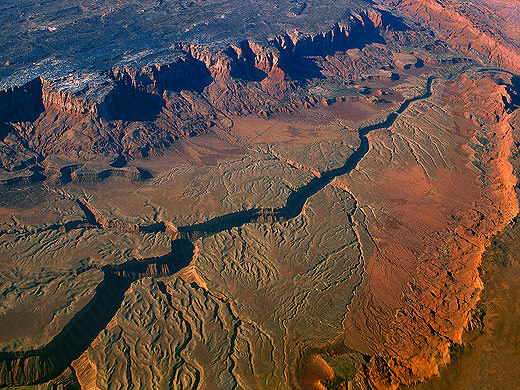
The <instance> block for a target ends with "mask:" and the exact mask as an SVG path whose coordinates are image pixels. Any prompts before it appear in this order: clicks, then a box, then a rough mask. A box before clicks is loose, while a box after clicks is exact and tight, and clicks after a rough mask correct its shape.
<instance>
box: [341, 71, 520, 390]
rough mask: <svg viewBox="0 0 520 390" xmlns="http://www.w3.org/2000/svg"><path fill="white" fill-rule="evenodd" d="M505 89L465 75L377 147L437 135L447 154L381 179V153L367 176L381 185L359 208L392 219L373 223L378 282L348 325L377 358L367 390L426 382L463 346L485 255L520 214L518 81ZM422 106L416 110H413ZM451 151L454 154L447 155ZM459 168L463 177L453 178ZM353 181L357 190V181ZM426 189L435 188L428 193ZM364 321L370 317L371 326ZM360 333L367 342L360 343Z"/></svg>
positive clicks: (352, 340) (419, 153) (367, 289)
mask: <svg viewBox="0 0 520 390" xmlns="http://www.w3.org/2000/svg"><path fill="white" fill-rule="evenodd" d="M506 76H507V75H506ZM507 77H509V76H507ZM500 84H501V82H500V81H498V82H497V80H493V79H492V78H490V77H483V76H482V75H474V76H472V77H469V76H467V75H462V76H461V77H460V78H459V79H457V80H456V81H455V82H453V83H447V84H446V85H445V86H444V87H443V89H444V93H443V94H442V97H440V98H439V99H438V100H437V101H435V103H434V104H432V105H431V106H430V107H429V109H428V110H427V111H423V114H424V115H426V116H425V117H424V122H423V121H422V120H413V119H411V117H409V118H408V119H407V123H403V124H401V125H400V126H399V125H396V126H394V128H393V129H392V131H393V132H394V133H395V135H394V136H392V138H393V141H390V140H388V139H387V137H386V136H382V135H380V136H378V137H377V138H374V139H373V142H374V144H373V145H374V149H375V150H376V151H379V152H378V153H381V152H380V150H381V148H387V147H388V145H389V142H390V144H391V143H392V142H393V143H394V145H398V144H399V142H400V141H399V139H405V140H406V139H411V138H409V137H411V136H412V134H413V133H414V132H415V137H416V138H415V139H420V138H421V137H422V131H425V130H426V129H430V130H428V132H429V133H428V134H429V136H430V137H434V139H435V143H436V145H437V147H439V149H438V150H437V151H434V150H435V148H436V147H435V146H434V147H433V149H429V147H427V148H426V149H423V150H421V149H419V148H416V147H414V146H413V144H410V152H409V153H411V154H412V155H414V156H415V159H416V161H417V163H416V164H417V166H416V168H414V167H413V166H414V165H415V164H413V163H410V164H406V165H405V166H406V168H405V166H403V167H402V169H403V170H404V171H401V172H396V171H395V169H398V168H397V167H395V166H394V167H390V166H388V167H385V168H382V169H383V173H382V175H383V177H384V178H385V179H383V180H381V181H378V179H377V178H376V177H377V175H376V174H375V173H372V172H371V170H372V169H373V167H370V165H372V166H376V165H377V162H376V161H375V160H377V159H378V157H376V154H377V153H375V154H374V155H373V156H372V159H374V160H373V161H372V162H368V161H367V165H366V166H365V168H362V170H363V171H365V172H366V174H368V175H371V176H372V177H373V179H374V180H375V187H374V190H373V191H374V193H373V194H372V195H370V196H367V195H363V196H362V197H360V198H359V199H360V201H363V199H370V201H369V202H370V204H377V203H378V201H377V200H376V199H378V198H380V197H381V199H385V200H386V201H387V202H389V203H388V206H387V207H389V211H388V212H386V213H385V212H382V213H381V215H377V214H376V217H377V218H378V220H379V221H378V222H376V221H374V222H372V223H370V225H372V224H374V225H372V226H375V228H374V229H373V230H372V235H373V239H374V245H376V249H375V251H374V252H375V253H374V254H373V255H372V256H371V258H370V259H368V262H367V264H366V267H367V269H368V270H369V272H368V273H369V275H370V276H369V278H368V279H367V280H366V285H365V286H364V287H363V288H362V289H361V292H360V294H359V295H358V296H357V297H356V299H355V301H354V304H353V306H352V307H351V310H350V312H349V313H348V314H347V316H346V317H345V322H344V326H345V328H346V329H347V330H348V332H347V333H346V335H345V341H344V342H345V344H346V345H347V346H349V347H351V348H352V347H354V349H358V350H364V351H365V353H367V354H369V355H375V356H377V357H375V358H373V359H371V361H370V363H369V364H368V365H367V366H366V368H365V371H364V372H363V373H362V375H361V377H362V379H361V380H362V381H364V382H365V383H366V385H367V386H369V387H375V388H382V389H386V388H388V389H395V388H397V387H399V386H400V385H401V384H404V385H410V384H413V383H415V382H417V381H422V380H424V379H425V378H428V377H430V376H432V375H434V374H436V373H438V368H439V366H440V365H445V364H447V363H448V362H449V361H450V346H452V345H453V344H459V343H462V334H463V330H464V328H465V327H466V326H467V325H468V322H469V321H470V320H471V316H472V311H473V309H474V308H475V306H476V303H477V301H478V300H479V296H480V292H481V290H482V288H483V285H482V282H481V280H480V276H479V271H478V269H479V265H480V263H481V258H482V253H483V252H484V250H485V248H486V246H487V245H489V240H490V239H491V238H492V237H493V235H495V234H496V233H497V232H498V231H500V230H501V229H503V227H504V226H505V225H506V224H508V223H509V222H510V221H511V220H512V219H513V218H514V217H515V216H516V215H517V213H518V201H517V199H516V194H515V189H514V188H515V184H516V177H515V176H514V175H513V170H512V165H511V164H510V162H509V161H508V159H509V157H510V155H511V148H512V147H513V139H512V131H511V126H516V124H514V123H512V122H511V120H512V117H511V110H510V109H509V108H508V107H509V104H510V103H509V102H511V100H513V99H515V96H514V91H513V90H512V89H511V84H510V83H506V84H508V85H500ZM439 89H440V87H439ZM437 107H443V109H448V110H450V115H451V117H452V118H453V121H454V123H455V125H454V126H447V124H446V123H445V122H444V120H443V119H442V115H441V114H440V113H441V111H439V109H438V108H437ZM424 108H425V107H422V108H421V107H420V106H419V105H417V106H416V107H415V108H413V110H414V111H416V113H418V112H421V111H422V110H424ZM435 111H437V114H433V112H435ZM426 112H428V114H426ZM412 115H414V114H413V113H412ZM429 121H432V122H430V123H428V122H429ZM443 122H444V123H443ZM412 123H413V125H412ZM432 125H433V126H435V127H436V129H437V130H433V128H430V127H429V126H432ZM408 126H412V127H408ZM450 127H451V128H450ZM447 135H449V136H451V137H453V140H457V141H456V144H452V146H449V144H450V142H453V141H447V139H446V138H444V137H446V136H447ZM401 137H402V138H401ZM443 139H444V141H443ZM478 140H480V141H478ZM437 142H438V143H437ZM457 143H458V145H457ZM385 145H386V146H385ZM422 145H426V144H422ZM441 145H442V146H441ZM452 147H454V149H453V152H450V153H447V154H444V152H443V151H442V150H444V151H447V150H449V149H450V148H452ZM441 148H442V149H441ZM443 154H444V157H442V156H443ZM426 156H429V157H426ZM448 156H449V159H447V158H448ZM367 160H370V157H369V158H368V159H367ZM428 160H429V161H428ZM443 160H444V161H443ZM451 164H455V165H456V166H458V167H459V168H458V169H459V171H458V172H450V171H449V167H450V165H451ZM396 165H399V163H396ZM441 167H442V168H441ZM462 167H464V168H462ZM446 169H448V170H446ZM409 175H411V176H413V177H414V178H415V179H414V180H415V184H414V185H412V186H408V187H406V190H403V191H401V190H399V189H397V188H394V189H392V188H389V187H387V185H385V184H384V183H385V182H388V177H392V178H393V179H392V180H391V181H392V182H394V183H395V182H396V181H397V182H400V180H403V178H404V177H407V176H409ZM345 182H347V183H348V187H349V188H351V189H354V190H355V191H357V190H356V188H358V187H357V184H356V178H355V177H354V178H353V180H352V181H347V180H345ZM421 182H425V183H428V184H426V187H425V189H424V190H421V189H420V188H421V186H422V184H421ZM379 185H381V186H383V187H384V189H379V188H377V187H378V186H379ZM376 188H377V189H376ZM380 191H383V192H382V193H381V194H380V195H376V194H377V193H380ZM385 191H386V193H385ZM392 199H399V200H400V201H399V202H397V201H396V200H392ZM375 312H377V313H378V314H375ZM361 313H365V314H361ZM366 313H372V315H370V317H372V319H371V320H368V318H367V317H366V316H367V314H366ZM364 318H367V320H366V322H363V321H364ZM369 329H370V330H369ZM359 333H361V334H363V335H364V337H363V338H362V339H361V340H362V341H360V342H359V343H358V341H357V340H358V337H357V336H356V335H357V334H359ZM369 335H370V336H369ZM368 340H370V341H368Z"/></svg>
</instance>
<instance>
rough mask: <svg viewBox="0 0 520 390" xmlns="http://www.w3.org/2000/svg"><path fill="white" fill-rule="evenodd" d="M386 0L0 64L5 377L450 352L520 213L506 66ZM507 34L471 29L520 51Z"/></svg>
mask: <svg viewBox="0 0 520 390" xmlns="http://www.w3.org/2000/svg"><path fill="white" fill-rule="evenodd" d="M170 3H171V2H168V1H165V2H159V4H158V5H157V6H156V8H153V7H152V8H150V9H148V11H146V12H145V11H143V12H145V15H149V14H150V13H152V14H153V13H156V14H154V15H155V16H156V17H159V18H160V15H162V12H163V11H164V10H163V9H162V7H163V6H165V7H168V6H170V5H171V4H170ZM188 3H189V4H188ZM214 3H215V4H213V2H211V4H213V5H214V6H215V7H217V6H220V5H218V4H219V3H218V2H214ZM417 4H418V3H413V5H414V6H416V5H417ZM436 4H437V3H436ZM263 6H265V5H262V7H263ZM315 6H316V4H314V3H309V4H307V3H301V4H300V3H298V4H296V3H294V4H293V3H291V7H292V8H290V12H291V13H292V14H291V15H292V16H290V17H291V18H303V16H304V15H305V14H306V13H308V12H311V11H312V10H313V7H315ZM340 6H341V4H336V5H335V7H336V8H335V9H337V7H340ZM393 6H395V7H397V9H399V10H401V11H399V12H404V13H405V14H406V15H408V16H407V17H406V18H403V17H399V16H398V15H399V14H398V13H396V11H395V10H394V9H393V8H391V9H385V8H383V6H381V5H379V6H377V7H369V6H368V4H359V5H357V6H356V7H351V8H350V10H348V9H347V7H346V6H345V8H344V11H343V12H342V13H341V15H340V16H338V17H337V18H335V17H334V16H333V15H332V14H330V12H332V11H330V10H329V11H327V13H326V14H325V15H323V18H322V19H321V20H322V21H321V23H322V24H323V26H321V25H320V28H321V27H323V28H321V29H319V30H318V29H317V28H314V29H312V31H309V29H305V28H303V27H301V26H299V27H298V26H296V27H295V25H294V24H293V25H292V26H289V27H290V28H289V27H287V26H285V27H287V28H286V29H284V30H283V32H280V31H281V30H280V29H281V27H280V24H277V29H276V30H273V34H270V35H269V36H268V38H267V39H264V40H260V39H255V38H250V39H242V40H233V42H225V43H223V44H219V45H207V44H201V43H200V42H199V43H197V44H195V43H172V44H170V45H169V46H168V48H167V49H165V48H162V49H160V50H158V49H153V50H148V51H145V52H143V51H141V52H139V53H134V54H133V55H129V54H127V55H125V57H124V58H118V60H117V61H113V62H114V63H113V64H111V65H110V66H105V69H102V68H101V67H99V66H96V68H95V69H93V68H90V69H85V68H78V67H76V66H72V67H70V68H67V67H66V66H65V65H64V62H63V60H61V59H60V60H58V59H54V60H46V61H44V62H41V63H40V65H39V66H40V67H41V69H42V71H41V72H40V73H39V74H38V75H37V77H32V78H31V77H29V76H31V75H33V73H32V72H34V70H31V71H30V72H29V71H17V72H18V73H17V72H14V73H12V74H11V75H10V76H8V77H6V78H4V84H3V85H4V86H5V87H6V88H5V89H4V90H3V91H1V92H0V135H1V141H0V164H1V165H0V168H1V172H0V181H1V184H2V186H3V187H2V192H1V198H0V206H1V208H0V253H1V257H2V259H3V260H2V262H0V291H2V295H1V300H0V318H1V321H2V323H3V324H6V325H5V326H2V327H0V330H1V331H0V350H1V352H0V386H3V387H13V386H27V385H29V386H41V387H42V388H53V386H59V385H63V386H65V388H70V389H75V388H82V389H83V388H85V389H120V388H132V387H141V388H150V389H159V388H179V389H180V388H201V389H214V388H221V389H231V388H244V389H262V388H263V389H284V388H301V389H334V388H357V389H371V388H377V389H395V388H397V387H399V386H400V385H410V384H413V383H416V382H418V381H422V380H424V379H426V378H428V377H431V376H432V375H435V374H436V373H437V372H438V370H439V367H441V366H443V365H445V364H447V363H448V362H449V361H450V350H451V349H452V348H453V346H454V345H457V344H460V343H461V342H462V336H463V331H464V329H465V328H466V327H467V326H468V324H469V323H470V322H471V318H472V313H473V311H474V309H475V307H476V304H477V302H478V300H479V297H480V293H481V290H482V288H483V285H482V281H481V279H480V276H479V265H480V263H481V257H482V253H483V251H484V249H485V248H486V246H487V245H488V244H489V242H490V239H491V238H492V237H493V235H494V234H496V233H497V232H498V231H500V230H501V229H502V228H503V227H504V226H505V225H507V224H508V223H509V222H510V221H511V220H512V219H513V218H514V217H515V216H516V214H517V212H518V203H517V197H516V194H515V190H514V188H515V184H516V178H515V176H514V174H513V168H512V165H511V164H510V162H509V158H510V156H511V152H512V149H513V148H515V142H514V138H513V130H514V129H515V128H517V127H518V126H519V123H518V112H517V111H516V110H517V107H518V102H519V97H518V77H517V76H515V75H514V74H512V73H510V72H509V71H500V70H497V69H490V68H483V67H482V66H481V65H479V63H478V62H476V61H475V59H474V58H473V57H474V56H475V55H476V54H475V53H473V52H472V51H469V52H468V51H467V50H466V49H464V50H461V49H460V48H459V47H458V46H450V45H454V43H457V44H461V43H460V42H466V40H467V39H469V38H468V37H467V36H465V35H464V34H462V35H459V36H457V38H453V39H454V40H453V41H452V40H450V39H447V38H446V37H444V36H442V35H439V34H440V33H439V32H438V31H439V30H442V31H446V29H445V28H444V27H443V26H442V25H436V26H433V27H434V28H435V29H436V30H437V32H436V31H434V30H430V29H428V28H427V27H421V26H418V25H416V24H414V23H413V22H412V20H411V19H408V17H413V18H415V20H421V19H420V18H421V17H422V16H421V15H423V14H419V13H417V12H418V11H417V12H416V9H415V8H413V7H412V8H410V7H411V6H410V4H408V3H404V2H399V4H397V3H395V4H393V5H392V7H393ZM13 7H14V6H13ZM100 7H101V8H99V9H96V10H95V12H98V11H101V10H103V9H104V8H103V7H102V6H100ZM182 7H184V8H182ZM192 7H201V6H200V4H199V3H198V2H187V3H186V4H184V3H182V5H181V8H182V9H184V10H193V9H194V8H192ZM280 7H281V8H283V7H282V6H281V5H280ZM420 7H422V6H420ZM420 7H419V8H420ZM87 8H88V7H87ZM145 8H146V7H145ZM12 9H15V8H12ZM79 9H80V10H81V12H79V11H78V12H79V13H78V12H72V13H70V14H66V15H65V14H63V15H65V16H64V18H65V19H66V20H69V19H70V20H75V21H76V23H80V24H81V23H85V21H86V20H89V18H88V17H87V15H89V13H88V12H94V11H93V10H87V9H86V8H85V7H83V8H81V7H80V8H79ZM283 9H284V8H283ZM420 9H422V8H420ZM87 11H88V12H87ZM390 11H392V12H394V14H392V13H391V12H390ZM95 12H94V14H95ZM103 12H105V11H103ZM114 12H122V11H120V10H119V9H116V11H114ZM183 12H188V11H183ZM189 12H191V11H189ZM197 12H201V11H200V10H199V11H197ZM273 12H274V11H273ZM277 12H282V11H280V10H278V11H276V12H275V14H276V15H278V13H277ZM283 12H285V11H283ZM312 12H317V11H316V10H314V11H312ZM414 12H415V13H414ZM107 15H112V14H111V13H110V12H108V13H107ZM157 15H159V16H157ZM313 15H314V16H316V14H313ZM449 15H451V14H449ZM96 17H97V16H96ZM329 19H330V20H329ZM57 20H58V19H57ZM70 20H69V21H70ZM161 20H162V19H161ZM298 20H300V19H298ZM472 20H473V21H474V20H475V19H472ZM217 22H218V23H220V21H217ZM217 22H215V23H217ZM24 23H27V21H25V22H24ZM212 23H213V22H212ZM212 23H209V24H207V26H209V27H207V28H210V27H211V28H215V29H216V28H217V27H215V26H216V25H218V23H217V24H212ZM294 23H296V22H294ZM298 23H300V24H301V23H303V22H298ZM65 25H67V23H65V24H63V25H60V26H61V27H60V26H54V25H53V26H51V27H49V28H54V27H56V28H57V29H58V28H62V27H63V26H65ZM497 25H498V26H500V24H497ZM48 31H51V32H52V31H54V30H48ZM255 31H256V32H255V34H260V35H261V31H263V30H261V29H260V30H255ZM464 31H466V30H464ZM468 31H470V30H468ZM504 34H506V35H507V36H506V37H505V38H504V42H506V41H507V42H510V41H511V40H514V37H512V36H511V31H509V30H508V31H506V32H504ZM506 38H507V39H506ZM471 39H473V38H471ZM471 39H470V40H471ZM471 42H472V43H471V47H472V48H475V47H477V46H476V44H475V43H474V42H473V41H471ZM497 42H498V41H497ZM507 42H506V43H507ZM506 43H504V45H503V46H500V45H498V43H497V44H496V45H495V46H493V47H495V48H496V51H495V53H498V54H496V56H495V54H490V53H487V54H486V53H485V52H483V51H482V50H480V49H481V48H480V49H475V50H477V51H478V53H479V55H485V56H486V55H487V57H488V58H490V59H492V61H494V62H493V67H495V66H501V67H505V68H508V69H511V70H513V71H515V67H514V66H513V65H514V64H515V62H514V57H512V56H510V55H507V53H506V52H505V51H503V50H505V49H504V48H505V47H508V46H507V45H506ZM464 45H466V43H464ZM513 46H514V45H513ZM482 47H484V46H482ZM467 48H470V46H467ZM508 50H509V49H508ZM511 50H513V51H512V53H515V51H514V50H516V49H514V48H512V49H511ZM504 53H506V54H504ZM97 55H98V54H96V56H97ZM515 55H516V54H515ZM477 57H478V56H477ZM506 59H507V60H506ZM98 60H99V57H96V61H98ZM507 61H510V62H507ZM511 61H513V62H511ZM483 62H484V63H486V64H488V63H491V62H489V61H483ZM105 64H106V63H105ZM6 66H7V68H6V69H8V70H9V69H11V68H9V67H11V65H10V64H7V65H6ZM35 69H37V67H36V68H35ZM28 77H29V79H30V80H26V79H27V78H28ZM16 80H18V82H16ZM20 80H23V82H20Z"/></svg>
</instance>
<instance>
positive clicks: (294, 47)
mask: <svg viewBox="0 0 520 390" xmlns="http://www.w3.org/2000/svg"><path fill="white" fill-rule="evenodd" d="M388 28H391V26H389V25H387V24H385V23H383V21H382V19H381V15H380V14H379V13H377V12H376V11H370V12H365V13H360V14H355V15H353V16H352V18H351V24H350V25H340V24H336V25H334V26H333V27H332V29H331V30H330V31H328V32H324V33H317V34H314V35H305V34H301V33H298V32H297V31H293V32H291V34H286V35H285V36H280V37H275V38H274V39H273V40H272V41H271V47H263V46H260V45H259V44H257V43H254V42H252V41H243V42H242V43H240V44H239V45H231V46H229V47H228V48H226V49H220V50H215V49H210V48H208V47H205V46H200V45H194V44H179V45H177V46H176V48H175V50H174V51H175V53H176V54H175V56H174V57H175V58H171V59H169V60H168V61H166V62H163V63H160V64H151V65H145V66H135V65H121V66H116V67H114V68H113V69H111V70H110V71H109V72H107V74H105V75H102V76H99V77H97V79H95V80H94V81H89V80H86V81H84V80H74V79H68V80H67V79H59V80H54V81H51V80H45V79H42V78H38V79H35V80H34V81H31V82H29V83H27V84H26V85H24V86H21V87H15V88H11V89H9V90H5V91H3V92H1V93H0V112H1V113H2V119H3V121H4V124H3V125H2V126H3V129H4V130H3V132H4V133H5V135H4V136H6V135H8V133H9V134H10V141H11V142H12V143H14V144H16V143H18V144H19V145H25V147H26V148H27V149H28V150H30V151H33V152H34V153H37V154H40V155H43V156H47V155H49V154H54V153H58V152H59V153H61V154H63V155H65V156H68V157H70V158H73V159H80V160H90V159H92V158H94V157H95V156H96V155H98V154H111V153H117V154H121V153H122V154H125V155H131V156H132V155H133V156H146V155H156V154H160V153H161V152H162V151H163V150H164V148H165V147H167V146H168V145H170V144H171V143H172V142H174V141H175V140H177V139H179V138H184V137H188V136H193V135H196V134H198V133H203V132H207V131H209V130H210V128H212V127H213V126H215V125H217V126H219V122H220V121H221V120H222V119H223V117H224V116H226V115H245V114H250V113H258V112H263V113H266V112H276V111H287V110H288V109H290V108H288V106H289V107H292V106H294V104H295V103H296V104H302V102H301V98H300V97H299V96H298V95H299V93H300V92H301V82H302V81H303V82H304V81H305V79H306V78H308V77H317V76H319V71H318V70H315V71H313V73H312V72H311V73H308V71H307V70H305V68H306V67H307V68H309V67H308V65H310V62H309V60H308V59H306V57H307V56H309V55H313V56H325V55H329V54H333V53H334V52H335V51H337V50H347V49H349V48H353V47H360V46H362V45H365V44H367V43H372V42H383V41H384V40H383V38H382V37H381V35H380V34H379V32H380V31H383V29H388ZM313 67H314V68H315V66H310V68H313ZM299 69H304V71H303V73H301V72H300V70H299ZM78 77H80V76H78ZM98 79H101V81H100V80H98ZM298 91H300V92H298ZM13 126H14V127H13ZM13 164H14V163H9V161H6V162H5V163H4V165H3V166H4V168H8V169H9V166H10V165H11V166H12V165H13Z"/></svg>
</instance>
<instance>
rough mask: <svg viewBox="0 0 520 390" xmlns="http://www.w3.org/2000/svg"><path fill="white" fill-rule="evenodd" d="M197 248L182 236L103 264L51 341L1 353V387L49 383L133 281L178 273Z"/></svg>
mask: <svg viewBox="0 0 520 390" xmlns="http://www.w3.org/2000/svg"><path fill="white" fill-rule="evenodd" d="M194 249H195V248H194V246H193V244H192V243H191V242H190V241H188V240H185V239H179V240H174V241H172V243H171V251H170V253H168V254H167V255H164V256H160V257H152V258H148V259H141V260H137V259H133V260H130V261H128V262H126V263H123V264H121V265H118V266H105V267H103V268H102V271H103V273H104V274H105V275H104V278H103V281H102V282H101V283H100V284H99V285H98V287H97V288H96V291H95V294H94V296H93V298H92V299H91V300H90V302H89V303H88V304H87V305H86V306H85V307H84V308H83V309H81V310H80V311H78V312H77V313H76V315H75V316H74V317H73V318H72V319H71V320H70V321H69V322H68V323H67V325H66V326H65V327H64V328H63V329H62V331H61V332H60V333H59V334H58V335H57V336H56V337H55V338H54V339H53V340H52V341H51V342H50V343H48V344H47V345H46V346H45V347H43V348H41V349H38V350H32V351H27V352H2V353H0V372H3V373H4V374H5V375H2V377H1V378H0V387H5V386H20V385H33V384H38V383H45V382H47V381H49V380H51V379H53V378H55V377H57V376H58V375H60V374H61V373H62V372H63V371H64V370H65V369H66V368H67V367H69V366H70V364H71V363H72V362H73V361H74V360H76V359H77V358H79V357H80V356H81V354H82V353H83V352H84V351H85V350H86V349H87V348H88V346H89V345H90V344H91V343H92V342H93V341H94V339H95V338H96V337H97V335H98V334H99V333H100V332H101V331H102V330H103V329H105V328H106V326H107V325H108V323H109V322H110V320H111V319H112V318H113V317H114V316H115V315H116V313H117V311H118V310H119V308H120V307H121V305H122V303H123V299H124V295H125V292H126V291H127V290H128V288H129V287H130V285H131V284H132V282H134V281H136V280H139V279H142V278H144V277H166V276H171V275H173V274H175V273H176V272H178V271H180V270H181V269H182V268H184V267H186V266H187V265H188V264H189V263H190V262H191V260H192V258H193V252H194ZM26 370H29V372H27V371H26Z"/></svg>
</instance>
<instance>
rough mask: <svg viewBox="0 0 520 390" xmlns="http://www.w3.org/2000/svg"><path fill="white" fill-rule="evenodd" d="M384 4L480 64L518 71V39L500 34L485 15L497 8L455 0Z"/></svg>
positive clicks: (400, 0) (407, 0)
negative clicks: (429, 28) (436, 34)
mask: <svg viewBox="0 0 520 390" xmlns="http://www.w3.org/2000/svg"><path fill="white" fill-rule="evenodd" d="M385 3H386V4H388V5H390V6H392V7H396V8H397V9H399V10H400V11H401V12H403V13H405V14H408V15H410V16H411V17H413V18H415V19H417V20H419V21H421V22H423V23H425V24H427V25H429V26H431V27H433V28H434V29H435V30H436V31H437V32H438V33H439V34H440V36H441V37H443V38H444V39H445V40H446V41H447V42H449V43H450V44H452V45H455V46H456V47H458V48H459V49H460V50H461V51H465V52H466V53H468V54H470V55H472V56H473V57H474V58H476V59H477V60H478V61H480V62H482V63H483V64H485V65H488V66H494V67H501V68H504V69H508V70H511V71H512V72H515V73H519V72H520V65H519V64H520V54H519V46H518V41H517V40H516V39H514V36H513V38H511V37H508V36H507V35H505V34H504V33H503V31H502V29H503V26H502V23H501V22H500V20H499V19H498V18H493V17H489V14H492V13H494V12H501V11H503V10H502V9H501V7H498V8H497V9H493V8H490V7H488V6H487V5H488V4H486V1H478V2H476V3H472V4H471V5H468V4H466V3H464V2H460V1H458V0H454V1H452V0H447V1H442V2H439V1H433V0H419V1H416V0H397V1H396V0H388V1H385ZM507 16H510V17H511V18H515V17H516V16H515V15H507V14H506V17H507Z"/></svg>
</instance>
